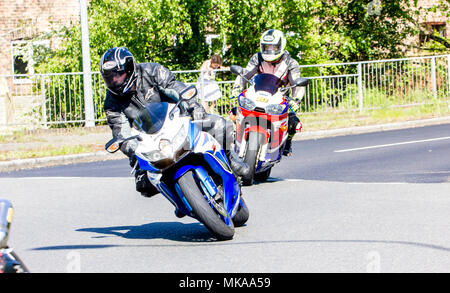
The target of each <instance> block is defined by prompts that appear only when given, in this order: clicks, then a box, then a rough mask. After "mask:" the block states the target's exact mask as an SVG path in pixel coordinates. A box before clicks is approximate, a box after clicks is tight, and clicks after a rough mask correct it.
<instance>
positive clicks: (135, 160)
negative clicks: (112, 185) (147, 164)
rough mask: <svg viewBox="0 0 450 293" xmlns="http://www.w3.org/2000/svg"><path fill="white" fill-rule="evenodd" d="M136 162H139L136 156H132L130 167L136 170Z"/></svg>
mask: <svg viewBox="0 0 450 293" xmlns="http://www.w3.org/2000/svg"><path fill="white" fill-rule="evenodd" d="M136 162H137V158H136V155H132V156H131V157H130V167H131V168H134V165H136Z"/></svg>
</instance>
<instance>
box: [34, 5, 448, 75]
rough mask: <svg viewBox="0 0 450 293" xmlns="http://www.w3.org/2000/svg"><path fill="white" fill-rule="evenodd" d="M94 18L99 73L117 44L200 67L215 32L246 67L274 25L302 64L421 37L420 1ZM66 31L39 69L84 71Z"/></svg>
mask: <svg viewBox="0 0 450 293" xmlns="http://www.w3.org/2000/svg"><path fill="white" fill-rule="evenodd" d="M445 1H448V0H445ZM445 1H444V2H445ZM435 9H442V7H437V8H435ZM88 15H89V29H90V36H89V37H90V47H91V58H92V69H93V70H96V69H97V68H98V62H99V60H100V57H101V55H102V54H103V52H104V51H106V50H107V49H108V48H111V47H115V46H126V47H127V48H128V49H129V50H130V51H131V52H132V53H133V54H134V55H135V57H136V59H137V61H138V62H148V61H152V62H158V63H161V64H163V65H165V66H167V67H168V68H170V69H172V70H175V69H197V68H199V67H200V65H201V63H202V61H204V60H205V59H207V58H208V57H209V54H210V53H211V48H208V46H207V45H206V44H205V37H206V36H207V35H208V34H217V35H219V38H218V39H217V40H216V43H215V44H216V45H215V46H213V47H212V51H214V52H215V53H224V58H225V61H226V63H228V64H230V63H234V64H240V65H244V66H245V65H246V63H247V62H248V60H249V58H250V56H251V55H252V54H254V53H255V52H257V51H258V50H259V38H260V35H261V34H262V32H263V31H265V30H267V29H270V28H276V29H280V30H282V31H284V32H285V33H286V35H287V50H288V51H289V52H290V53H291V55H292V56H294V58H297V59H298V60H299V59H300V57H302V60H299V61H300V63H321V62H328V61H334V62H335V61H338V62H345V61H361V60H368V59H377V58H389V57H398V56H402V55H403V54H404V53H405V48H406V47H405V46H404V40H405V39H407V38H408V37H411V36H415V35H417V34H418V27H417V21H416V20H417V17H418V13H417V3H416V1H397V0H203V1H196V0H153V1H148V0H127V1H124V0H92V1H90V5H89V11H88ZM59 33H60V35H61V36H62V40H61V45H60V46H59V49H57V50H54V51H53V52H52V54H51V56H48V58H47V59H46V62H45V63H44V62H43V63H42V64H40V66H39V68H38V71H39V72H68V71H69V72H70V71H81V70H82V65H81V64H82V61H81V58H82V57H81V56H82V55H81V34H80V27H79V25H74V26H72V27H70V28H66V29H64V30H63V31H61V32H59ZM217 44H218V45H217ZM223 48H226V51H225V52H221V51H222V49H223Z"/></svg>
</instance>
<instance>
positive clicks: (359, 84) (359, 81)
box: [358, 63, 363, 112]
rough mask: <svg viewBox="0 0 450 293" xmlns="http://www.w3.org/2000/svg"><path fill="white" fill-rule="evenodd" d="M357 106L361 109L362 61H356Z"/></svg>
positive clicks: (360, 110)
mask: <svg viewBox="0 0 450 293" xmlns="http://www.w3.org/2000/svg"><path fill="white" fill-rule="evenodd" d="M358 101H359V102H358V106H359V112H362V111H363V83H362V63H358Z"/></svg>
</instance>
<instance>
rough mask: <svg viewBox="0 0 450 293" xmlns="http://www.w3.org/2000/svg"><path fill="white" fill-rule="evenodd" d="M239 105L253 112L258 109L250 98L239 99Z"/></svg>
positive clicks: (241, 97) (242, 97)
mask: <svg viewBox="0 0 450 293" xmlns="http://www.w3.org/2000/svg"><path fill="white" fill-rule="evenodd" d="M239 105H240V106H241V107H242V108H244V109H247V110H253V109H255V107H256V104H255V102H253V101H252V100H250V99H249V98H246V97H244V96H240V98H239Z"/></svg>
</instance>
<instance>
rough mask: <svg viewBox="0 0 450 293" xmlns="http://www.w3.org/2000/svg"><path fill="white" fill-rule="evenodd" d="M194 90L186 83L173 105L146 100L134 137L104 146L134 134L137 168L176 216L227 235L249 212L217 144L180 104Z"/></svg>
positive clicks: (109, 148) (110, 148) (116, 145)
mask: <svg viewBox="0 0 450 293" xmlns="http://www.w3.org/2000/svg"><path fill="white" fill-rule="evenodd" d="M196 94H197V90H196V88H195V87H193V86H190V87H188V88H186V89H185V90H183V91H182V92H181V93H180V99H179V101H178V103H176V104H169V103H165V102H162V103H151V104H149V105H148V106H146V108H145V109H142V110H141V112H140V113H139V115H138V116H137V117H136V119H135V120H134V122H133V132H135V133H133V136H132V137H129V138H127V139H112V140H111V141H109V142H108V143H107V144H106V146H105V148H106V150H107V151H108V152H110V153H113V152H115V151H117V150H118V149H119V148H120V146H121V144H122V143H123V142H124V141H126V140H129V139H135V138H137V139H138V141H139V144H138V147H137V149H136V151H135V154H136V157H137V161H138V164H139V168H140V169H141V170H146V171H147V176H148V178H149V180H150V182H151V183H152V184H153V185H154V186H156V188H157V189H158V191H159V192H160V193H161V194H162V195H164V197H166V198H167V199H168V200H169V201H170V202H171V203H172V204H173V205H174V206H175V208H176V214H177V216H183V215H187V216H190V217H193V218H195V219H197V220H198V221H200V222H201V223H203V224H204V225H205V226H206V227H207V228H208V230H209V231H210V232H211V233H212V234H213V235H214V236H215V237H216V238H217V239H218V240H229V239H232V238H233V235H234V227H239V226H242V225H244V224H245V222H246V221H247V220H248V217H249V211H248V208H247V206H246V204H245V202H244V200H243V198H242V197H241V188H240V184H239V183H238V182H237V180H236V178H235V176H234V175H233V173H232V170H231V167H230V165H229V163H228V160H227V157H226V156H225V152H224V151H223V149H222V147H221V145H220V144H219V143H218V142H217V140H216V139H214V137H213V136H212V135H210V134H209V133H207V132H204V131H202V130H201V129H200V128H199V127H198V126H197V125H196V124H195V121H191V117H190V115H189V114H188V111H186V110H185V109H184V107H182V106H181V105H180V104H182V103H183V102H184V101H188V100H189V99H192V98H194V97H195V96H196Z"/></svg>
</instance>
